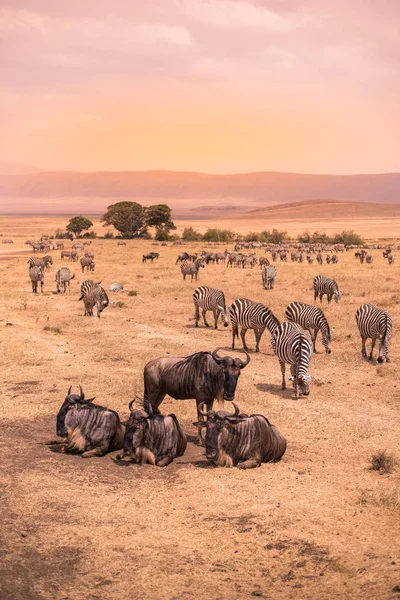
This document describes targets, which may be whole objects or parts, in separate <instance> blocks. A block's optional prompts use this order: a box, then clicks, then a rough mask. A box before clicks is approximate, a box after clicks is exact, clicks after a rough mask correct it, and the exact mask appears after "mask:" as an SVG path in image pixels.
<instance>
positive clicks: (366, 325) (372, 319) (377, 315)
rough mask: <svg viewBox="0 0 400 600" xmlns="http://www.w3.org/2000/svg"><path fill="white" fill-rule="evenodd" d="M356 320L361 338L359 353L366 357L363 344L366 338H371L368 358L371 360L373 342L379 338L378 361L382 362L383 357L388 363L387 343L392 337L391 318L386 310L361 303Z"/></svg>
mask: <svg viewBox="0 0 400 600" xmlns="http://www.w3.org/2000/svg"><path fill="white" fill-rule="evenodd" d="M356 322H357V327H358V330H359V332H360V336H361V340H362V346H361V354H362V355H363V357H364V358H367V349H366V346H365V341H366V340H367V338H371V339H372V343H371V352H370V355H369V357H368V360H372V353H373V351H374V347H375V342H376V340H377V339H379V357H378V362H379V363H382V362H383V360H384V359H385V360H386V362H387V363H390V358H389V344H390V339H391V337H392V319H391V318H390V316H389V313H388V312H387V311H386V310H381V309H380V308H376V306H373V305H372V304H362V305H361V306H360V308H358V309H357V312H356Z"/></svg>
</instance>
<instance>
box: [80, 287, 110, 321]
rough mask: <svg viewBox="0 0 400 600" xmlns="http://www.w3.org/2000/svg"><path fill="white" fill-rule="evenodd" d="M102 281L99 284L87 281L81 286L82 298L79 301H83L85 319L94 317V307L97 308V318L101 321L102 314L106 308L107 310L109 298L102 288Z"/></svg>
mask: <svg viewBox="0 0 400 600" xmlns="http://www.w3.org/2000/svg"><path fill="white" fill-rule="evenodd" d="M100 283H101V281H99V282H98V283H96V282H94V281H92V280H91V279H87V280H86V281H84V282H83V283H82V285H81V297H80V298H79V300H83V304H84V305H85V317H93V307H94V306H96V307H97V316H98V318H99V319H100V314H101V313H102V312H103V310H104V309H105V308H107V306H108V304H109V302H108V296H107V294H106V292H105V290H104V289H103V288H102V287H101V286H100Z"/></svg>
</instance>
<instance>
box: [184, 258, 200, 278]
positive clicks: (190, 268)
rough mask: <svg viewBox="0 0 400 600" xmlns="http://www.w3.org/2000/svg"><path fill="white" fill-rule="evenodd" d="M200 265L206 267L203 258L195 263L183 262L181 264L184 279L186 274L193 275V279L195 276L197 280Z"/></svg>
mask: <svg viewBox="0 0 400 600" xmlns="http://www.w3.org/2000/svg"><path fill="white" fill-rule="evenodd" d="M200 267H201V268H202V269H204V262H203V259H202V258H198V259H197V260H196V262H195V263H191V262H183V263H182V265H181V273H182V275H183V281H185V280H186V275H191V276H192V279H191V281H193V277H194V278H195V280H196V281H197V275H198V272H199V269H200Z"/></svg>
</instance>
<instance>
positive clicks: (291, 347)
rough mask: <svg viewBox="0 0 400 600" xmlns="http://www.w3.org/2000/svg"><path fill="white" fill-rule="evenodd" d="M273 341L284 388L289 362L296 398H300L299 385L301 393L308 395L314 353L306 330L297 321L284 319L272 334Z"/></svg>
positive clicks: (283, 387)
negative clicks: (310, 367)
mask: <svg viewBox="0 0 400 600" xmlns="http://www.w3.org/2000/svg"><path fill="white" fill-rule="evenodd" d="M271 343H272V347H273V349H274V352H275V354H276V356H277V357H278V359H279V363H280V365H281V372H282V389H283V390H284V389H286V381H285V371H286V364H289V365H290V372H291V375H292V380H293V389H294V396H295V400H298V388H299V387H300V393H301V394H304V396H308V394H309V393H310V383H311V376H310V375H309V373H308V364H309V362H310V359H311V355H312V344H311V342H310V340H309V338H308V336H307V334H306V332H305V331H304V330H303V329H302V328H301V327H300V326H299V325H297V323H291V322H290V321H284V322H283V323H282V324H281V325H279V326H278V327H277V328H276V329H275V331H274V333H273V334H272V339H271Z"/></svg>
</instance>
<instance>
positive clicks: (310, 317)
mask: <svg viewBox="0 0 400 600" xmlns="http://www.w3.org/2000/svg"><path fill="white" fill-rule="evenodd" d="M285 315H286V318H287V320H288V321H292V322H293V323H297V324H298V325H300V326H301V327H302V328H303V329H305V330H307V331H308V332H309V333H310V336H311V340H312V343H313V350H314V352H316V351H317V350H316V348H315V342H316V341H317V335H318V332H319V331H321V334H322V344H323V346H324V348H325V352H326V353H327V354H330V353H331V341H332V335H331V329H330V327H329V323H328V321H327V320H326V317H325V315H324V313H323V312H322V310H321V309H320V308H318V307H317V306H312V305H311V304H304V302H291V303H290V304H289V306H288V307H287V309H286V313H285Z"/></svg>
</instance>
